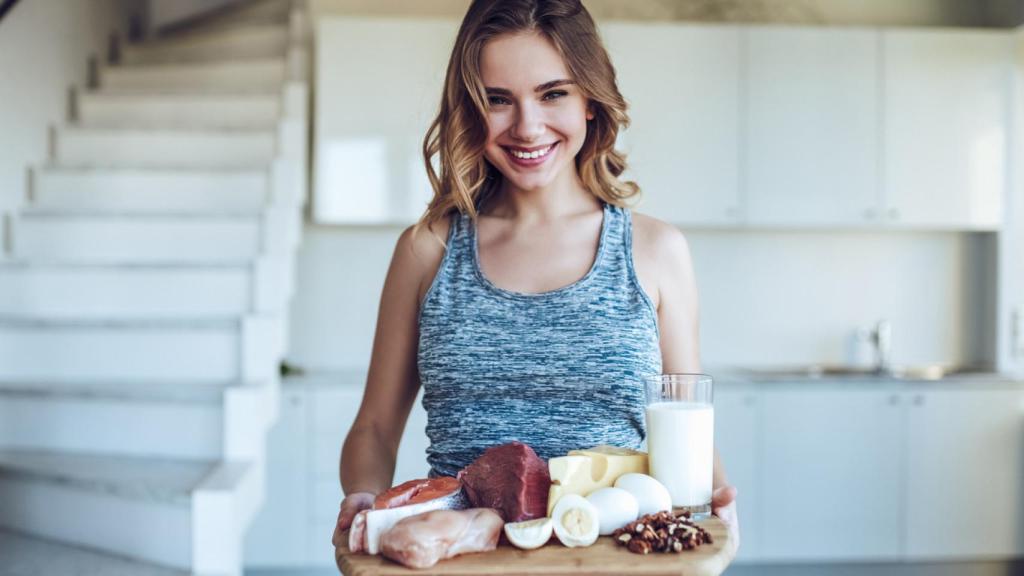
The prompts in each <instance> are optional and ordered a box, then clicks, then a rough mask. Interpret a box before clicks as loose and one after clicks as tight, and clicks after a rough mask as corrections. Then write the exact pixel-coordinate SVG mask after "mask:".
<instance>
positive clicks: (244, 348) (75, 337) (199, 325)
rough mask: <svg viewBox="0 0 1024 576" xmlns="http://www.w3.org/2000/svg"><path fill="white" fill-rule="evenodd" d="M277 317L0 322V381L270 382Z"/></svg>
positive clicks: (278, 336) (276, 352) (278, 341)
mask: <svg viewBox="0 0 1024 576" xmlns="http://www.w3.org/2000/svg"><path fill="white" fill-rule="evenodd" d="M285 329H286V326H285V325H284V319H283V317H282V316H280V315H269V314H267V315H258V316H257V315H254V316H246V317H244V318H226V319H222V320H212V319H195V320H189V319H177V320H117V321H115V320H109V321H100V320H94V321H84V320H78V321H61V320H24V319H11V318H5V319H2V320H0V380H3V381H23V382H26V381H27V382H30V381H41V382H67V383H72V382H92V381H109V382H115V383H131V382H136V381H140V380H142V381H146V382H153V383H161V382H180V381H186V382H221V383H230V382H235V381H270V380H273V379H275V378H276V377H277V371H278V361H279V359H280V358H281V357H282V356H283V351H284V341H285V340H284V338H285Z"/></svg>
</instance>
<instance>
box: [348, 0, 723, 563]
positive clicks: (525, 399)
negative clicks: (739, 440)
mask: <svg viewBox="0 0 1024 576" xmlns="http://www.w3.org/2000/svg"><path fill="white" fill-rule="evenodd" d="M627 124H628V116H627V115H626V103H625V101H624V99H623V98H622V95H621V94H620V93H619V90H618V88H617V87H616V83H615V70H614V68H613V67H612V65H611V62H610V60H609V58H608V55H607V53H606V52H605V49H604V46H603V45H602V43H601V40H600V38H599V36H598V34H597V30H596V27H595V25H594V21H593V20H592V19H591V17H590V14H589V13H588V12H587V10H586V9H585V8H584V7H583V5H582V3H581V2H580V1H579V0H475V1H474V2H473V3H472V4H471V5H470V8H469V11H468V13H467V14H466V17H465V19H464V20H463V22H462V26H461V28H460V30H459V33H458V37H457V39H456V42H455V47H454V50H453V52H452V56H451V60H450V61H449V66H448V72H447V75H446V80H445V86H444V91H443V94H442V98H441V105H440V110H439V113H438V115H437V118H436V119H435V120H434V122H433V124H432V125H431V128H430V130H429V131H428V134H427V137H426V139H425V143H424V156H425V161H426V167H427V171H428V174H429V176H430V179H431V183H432V185H433V190H434V196H433V199H432V201H431V202H430V205H429V206H428V208H427V210H426V212H425V213H424V215H423V217H422V218H421V220H420V222H419V223H418V224H417V225H416V226H413V227H410V228H409V229H407V230H406V231H405V233H403V234H402V236H401V238H400V239H399V241H398V245H397V247H396V248H395V253H394V256H393V259H392V263H391V267H390V269H389V271H388V276H387V279H386V281H385V286H384V293H383V295H382V298H381V306H380V311H379V316H378V323H377V333H376V337H375V340H374V347H373V355H372V358H371V362H370V372H369V375H368V381H367V385H366V390H365V393H364V397H363V402H362V405H361V406H360V409H359V413H358V415H357V417H356V420H355V423H354V424H353V426H352V429H351V431H350V432H349V435H348V437H347V439H346V441H345V446H344V449H343V452H342V461H341V478H342V485H343V488H344V492H345V494H346V495H347V497H346V499H345V501H344V502H343V503H342V509H341V512H340V514H339V517H338V524H337V529H336V533H335V542H336V543H341V542H342V541H343V537H342V536H341V531H343V530H345V529H347V528H348V526H349V524H350V523H351V521H352V517H353V516H354V515H355V514H356V513H357V512H359V511H360V510H361V509H364V508H366V507H368V506H370V505H371V504H372V502H373V499H374V495H376V494H379V493H380V492H381V491H383V490H386V489H387V488H388V487H389V486H390V483H391V480H392V475H393V471H394V466H395V456H396V454H397V450H398V442H399V439H400V438H401V436H402V432H403V429H404V427H405V422H406V419H407V418H408V414H409V411H410V409H411V406H412V403H413V402H414V401H415V398H416V395H417V393H418V391H419V389H420V387H421V386H422V388H423V392H424V395H423V405H424V408H425V409H426V412H427V436H428V437H429V438H430V447H429V448H428V450H427V462H428V463H429V465H430V469H431V472H430V474H431V476H455V475H457V474H459V473H460V471H461V470H464V469H465V468H466V467H467V466H468V465H469V464H470V463H472V462H473V461H474V460H476V459H477V458H478V457H480V455H481V454H482V453H484V452H485V451H486V450H487V449H489V448H492V447H494V446H499V445H504V444H507V443H510V442H515V441H518V442H522V443H524V444H526V445H528V446H529V447H530V448H531V449H532V450H533V451H535V452H536V455H538V456H539V457H540V458H543V459H550V458H554V457H558V456H564V455H565V454H567V453H568V452H569V451H570V450H575V449H586V448H591V447H594V446H598V445H612V446H617V447H620V448H628V449H637V448H640V447H641V444H642V443H643V440H644V436H645V433H646V430H645V423H644V404H645V397H644V392H645V390H644V377H645V376H646V375H652V374H660V373H661V372H662V371H665V372H699V371H700V354H699V342H698V318H697V293H696V284H695V280H694V277H693V270H692V264H691V261H690V254H689V249H688V246H687V243H686V240H685V238H684V237H683V235H682V234H681V233H680V232H679V230H678V229H676V228H675V227H673V226H670V225H667V224H665V223H663V222H660V221H658V220H655V219H653V218H649V217H646V216H640V215H633V214H632V212H631V211H630V209H629V207H628V205H627V201H629V200H630V199H632V198H634V197H636V196H637V195H638V193H639V187H638V186H637V185H636V184H634V183H632V182H624V181H622V180H620V179H619V176H620V175H621V174H622V172H623V170H624V169H625V166H626V161H625V157H624V155H623V154H621V153H620V152H618V151H616V150H615V148H614V146H615V141H616V136H617V135H618V132H619V130H620V129H621V128H622V127H624V126H625V125H627ZM435 162H436V168H435ZM715 486H716V488H718V491H717V493H716V498H715V501H714V507H715V509H716V510H715V511H716V513H717V514H719V515H720V516H721V517H722V518H723V519H724V520H726V521H727V522H729V523H731V524H732V526H733V527H734V529H735V526H736V523H735V507H734V506H735V504H734V502H733V500H734V498H735V492H734V490H733V489H732V488H730V487H728V486H727V485H726V481H725V475H724V472H723V471H722V469H721V466H718V467H717V468H716V476H715Z"/></svg>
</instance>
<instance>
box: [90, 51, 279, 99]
mask: <svg viewBox="0 0 1024 576" xmlns="http://www.w3.org/2000/svg"><path fill="white" fill-rule="evenodd" d="M286 77H287V66H286V64H285V59H284V58H261V59H253V60H236V61H228V62H194V63H188V64H137V65H131V66H107V67H103V68H101V69H100V86H102V87H103V89H104V90H111V91H172V92H178V91H197V90H201V91H209V92H235V91H237V92H277V91H279V90H280V89H281V87H282V86H283V85H284V82H285V80H286Z"/></svg>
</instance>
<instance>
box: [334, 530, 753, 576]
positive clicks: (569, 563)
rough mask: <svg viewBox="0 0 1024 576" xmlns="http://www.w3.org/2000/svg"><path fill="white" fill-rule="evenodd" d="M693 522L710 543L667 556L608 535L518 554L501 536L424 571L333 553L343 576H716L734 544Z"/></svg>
mask: <svg viewBox="0 0 1024 576" xmlns="http://www.w3.org/2000/svg"><path fill="white" fill-rule="evenodd" d="M697 524H698V525H700V526H701V527H703V528H704V529H705V530H707V531H708V532H710V533H711V537H712V538H713V539H714V541H715V542H714V544H705V545H702V546H700V547H699V548H697V549H695V550H689V551H683V552H679V553H670V554H664V553H660V554H659V553H653V552H652V553H650V554H633V553H632V552H630V551H628V550H626V548H625V547H624V546H618V545H617V544H616V543H615V542H613V541H612V539H611V537H610V536H602V537H601V538H599V539H598V541H597V542H596V543H594V545H593V546H590V547H588V548H566V547H565V546H562V545H561V544H559V543H558V540H557V539H556V538H554V537H552V539H551V541H550V542H548V544H547V545H545V546H544V547H542V548H538V549H537V550H519V549H518V548H515V547H514V546H512V545H510V544H508V543H507V542H506V541H505V540H504V536H503V537H502V542H501V544H499V545H498V548H497V550H493V551H491V552H481V553H478V554H466V555H464V556H457V557H455V558H451V559H449V560H442V561H440V562H438V563H437V564H436V565H435V566H433V567H432V568H426V569H423V570H415V569H412V568H406V567H405V566H402V565H401V564H397V563H395V562H392V561H391V560H388V559H387V558H384V557H383V556H369V555H366V554H352V553H351V552H349V550H348V548H347V547H346V548H339V549H337V550H336V552H335V559H336V560H337V562H338V568H339V569H340V570H341V573H342V574H344V575H345V576H408V575H410V574H416V575H423V576H426V575H430V576H455V575H457V576H470V575H480V576H483V575H490V574H501V575H506V576H507V575H512V574H518V575H522V576H539V575H544V576H569V575H576V574H594V575H607V576H621V575H622V574H644V575H647V576H718V575H719V574H721V573H722V572H724V571H725V569H726V567H728V566H729V563H730V562H732V559H733V557H734V556H735V555H736V545H735V543H734V542H732V540H731V539H730V538H729V534H728V531H727V529H726V527H725V525H724V524H723V523H722V521H721V520H719V519H718V518H717V517H711V518H708V519H707V520H701V521H699V522H697Z"/></svg>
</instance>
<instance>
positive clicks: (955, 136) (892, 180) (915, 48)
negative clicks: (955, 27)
mask: <svg viewBox="0 0 1024 576" xmlns="http://www.w3.org/2000/svg"><path fill="white" fill-rule="evenodd" d="M883 51H884V55H885V57H884V61H885V64H884V84H883V92H884V94H885V96H884V107H885V138H884V148H883V149H884V151H885V161H884V162H885V199H886V203H887V209H886V210H885V218H886V220H888V222H889V223H891V224H906V225H911V226H933V227H943V228H944V227H950V228H959V229H971V228H980V229H992V228H996V227H998V226H999V225H1000V223H1001V221H1002V205H1003V197H1004V194H1005V192H1006V185H1007V184H1006V173H1007V139H1008V136H1009V134H1008V132H1009V106H1010V82H1011V73H1012V65H1013V53H1012V45H1011V37H1010V35H1009V34H1007V33H1005V32H990V31H979V30H972V31H952V30H893V31H886V32H883Z"/></svg>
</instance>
